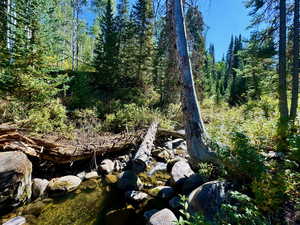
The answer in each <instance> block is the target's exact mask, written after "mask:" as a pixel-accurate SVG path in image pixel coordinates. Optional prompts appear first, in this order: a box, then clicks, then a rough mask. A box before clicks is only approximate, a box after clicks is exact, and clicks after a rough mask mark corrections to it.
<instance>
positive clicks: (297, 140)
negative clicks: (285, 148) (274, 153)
mask: <svg viewBox="0 0 300 225" xmlns="http://www.w3.org/2000/svg"><path fill="white" fill-rule="evenodd" d="M288 143H289V146H290V158H291V159H292V160H295V161H296V162H298V163H300V134H299V132H298V133H297V132H295V133H292V134H291V135H290V136H289V137H288Z"/></svg>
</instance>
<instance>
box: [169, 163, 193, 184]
mask: <svg viewBox="0 0 300 225" xmlns="http://www.w3.org/2000/svg"><path fill="white" fill-rule="evenodd" d="M194 174H195V173H194V171H193V170H192V169H191V167H190V165H189V164H188V162H187V161H185V160H180V161H178V162H176V163H175V164H174V166H173V167H172V169H171V178H172V182H173V183H174V184H176V185H182V184H183V183H184V182H185V181H186V180H187V179H188V178H189V177H191V176H192V175H194Z"/></svg>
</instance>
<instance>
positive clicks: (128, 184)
mask: <svg viewBox="0 0 300 225" xmlns="http://www.w3.org/2000/svg"><path fill="white" fill-rule="evenodd" d="M117 185H118V188H119V189H122V190H140V189H142V186H143V184H142V182H141V180H140V179H139V177H138V176H137V175H136V174H135V173H134V172H132V171H130V170H127V171H124V172H122V173H121V174H120V175H119V180H118V183H117Z"/></svg>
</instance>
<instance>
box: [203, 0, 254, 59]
mask: <svg viewBox="0 0 300 225" xmlns="http://www.w3.org/2000/svg"><path fill="white" fill-rule="evenodd" d="M199 5H200V9H201V12H202V14H203V17H204V22H205V24H206V25H207V26H208V27H209V28H208V30H207V32H206V45H207V46H209V44H210V43H212V44H214V45H215V55H216V58H217V60H221V59H222V55H223V53H226V51H227V48H228V46H229V42H230V38H231V35H239V34H241V35H242V36H243V37H248V36H249V33H250V32H249V30H246V27H247V26H248V25H249V24H250V17H249V16H248V10H247V9H246V8H245V7H244V4H243V0H201V1H200V2H199Z"/></svg>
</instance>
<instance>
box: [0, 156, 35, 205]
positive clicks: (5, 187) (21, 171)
mask: <svg viewBox="0 0 300 225" xmlns="http://www.w3.org/2000/svg"><path fill="white" fill-rule="evenodd" d="M31 173H32V164H31V162H30V161H29V160H28V158H27V156H26V155H25V154H24V153H22V152H1V153H0V210H1V209H8V208H10V207H15V206H17V205H19V204H21V203H24V202H26V201H27V200H28V199H30V197H31Z"/></svg>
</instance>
